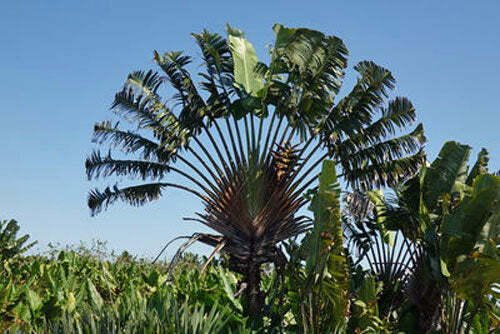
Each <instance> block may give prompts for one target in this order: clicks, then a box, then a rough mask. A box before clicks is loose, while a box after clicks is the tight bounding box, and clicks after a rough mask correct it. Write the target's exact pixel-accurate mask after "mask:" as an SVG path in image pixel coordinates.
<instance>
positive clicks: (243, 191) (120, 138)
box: [86, 25, 424, 313]
mask: <svg viewBox="0 0 500 334" xmlns="http://www.w3.org/2000/svg"><path fill="white" fill-rule="evenodd" d="M274 31H275V34H276V41H275V43H274V45H273V47H272V48H271V55H270V56H271V60H270V63H269V64H268V65H266V64H264V63H262V62H258V60H257V55H256V53H255V51H254V48H253V46H252V45H251V44H250V43H249V42H248V41H247V40H246V39H245V38H244V36H243V33H242V32H241V31H239V30H237V29H233V28H231V27H228V40H225V39H223V38H222V37H221V36H219V35H218V34H213V33H210V32H208V31H203V32H202V33H200V34H192V36H193V37H194V39H195V41H196V43H197V44H198V46H199V47H200V50H201V54H202V65H203V67H204V71H203V72H202V73H200V74H199V75H200V78H201V81H200V82H199V85H198V87H199V88H201V90H199V89H198V87H197V85H196V84H195V81H194V79H193V78H192V76H191V74H190V73H189V71H188V70H187V68H188V67H189V64H191V61H192V59H191V58H190V57H188V56H185V55H183V54H182V53H181V52H167V53H165V54H163V55H160V54H159V53H157V52H154V60H155V62H156V64H157V65H158V66H159V67H160V68H161V72H162V74H160V73H157V72H154V71H151V70H150V71H147V72H144V71H135V72H132V73H131V74H129V76H128V77H127V80H126V82H125V85H124V87H123V89H122V90H121V91H120V92H119V93H117V94H116V96H115V101H114V102H113V104H112V108H111V109H112V111H114V112H115V113H116V114H117V115H118V116H119V117H122V118H124V119H125V120H127V121H128V122H129V123H131V125H133V126H134V128H133V130H126V129H122V128H121V127H120V126H119V124H118V123H116V124H113V123H111V122H110V121H105V122H102V123H98V124H96V125H95V127H94V139H95V141H96V142H98V143H99V144H102V143H104V142H109V143H110V144H111V145H112V147H113V148H116V149H120V150H121V151H122V152H123V153H125V154H127V155H131V156H133V158H131V159H126V160H121V159H116V158H114V157H112V156H111V154H110V153H108V154H101V153H100V152H99V151H96V152H94V153H93V154H92V155H90V156H89V157H88V158H87V160H86V169H87V174H88V177H89V178H97V177H99V176H104V177H109V176H122V175H127V176H133V177H136V178H138V179H140V180H142V181H144V182H143V183H141V184H136V185H132V186H128V187H123V188H120V187H118V186H114V187H108V188H106V189H104V190H103V191H99V190H93V191H91V192H90V194H89V198H88V205H89V207H90V209H91V212H92V214H97V213H99V212H100V211H101V210H102V209H104V208H106V207H108V205H110V204H112V203H113V202H115V201H116V200H122V201H125V202H127V203H129V204H131V205H142V204H144V203H146V202H149V201H152V200H155V199H157V198H159V197H160V195H161V193H162V190H163V189H165V188H168V187H172V188H179V189H182V190H185V191H188V192H190V193H192V194H194V195H195V196H197V197H199V198H200V199H201V200H202V201H203V202H204V204H205V211H204V212H203V213H198V214H197V217H196V218H188V219H191V220H195V221H199V222H201V223H203V224H205V225H207V226H209V227H210V228H211V229H213V230H215V231H216V232H218V233H219V235H203V236H202V237H201V239H200V240H201V241H202V242H205V243H207V244H210V245H212V246H217V249H218V250H219V249H222V251H223V252H226V253H228V254H229V255H230V263H231V266H232V268H233V269H234V270H236V271H238V272H241V273H242V274H243V275H244V276H245V281H246V283H247V284H248V288H247V291H246V294H247V296H248V298H250V304H254V309H253V310H252V308H250V311H249V312H250V313H252V312H253V313H254V312H257V311H258V306H255V305H258V304H259V302H258V301H259V300H261V299H262V295H261V293H260V290H259V287H258V282H259V277H260V276H259V275H260V269H259V268H260V265H261V264H262V263H265V262H270V261H274V260H275V259H276V257H277V256H278V252H279V251H278V250H277V247H276V245H277V244H278V243H279V242H281V241H283V240H285V239H287V238H289V237H292V236H295V235H298V234H300V233H302V232H303V231H305V230H306V229H307V227H308V224H309V222H310V219H309V218H307V217H304V216H298V215H297V212H298V210H299V209H300V208H301V207H303V206H304V205H305V204H306V202H307V200H306V199H305V198H304V197H303V196H302V193H303V192H304V190H306V189H307V188H308V187H309V186H310V185H311V184H312V183H313V182H314V181H315V180H316V177H317V174H316V173H317V168H316V167H317V166H318V165H319V163H320V162H321V161H322V160H323V159H324V158H327V157H328V158H331V159H333V160H334V161H335V162H336V164H337V166H338V167H339V168H340V169H341V173H342V175H343V177H344V178H345V180H346V181H347V182H348V185H349V186H350V187H354V188H361V189H370V188H372V187H373V186H382V185H386V184H393V183H395V182H397V181H399V180H400V179H401V178H403V177H405V176H406V175H408V174H411V173H413V172H414V171H415V170H416V169H417V168H418V165H419V163H420V162H421V159H422V153H421V150H420V148H421V145H422V144H423V142H424V136H423V130H422V126H421V125H418V126H417V127H416V128H415V130H413V131H411V132H410V133H408V134H405V135H401V136H399V137H394V136H395V134H396V133H397V132H401V130H404V129H405V128H406V127H407V126H408V125H409V124H410V123H412V122H413V121H414V120H415V109H414V108H413V106H412V104H411V103H410V101H409V100H407V99H406V98H402V97H396V98H395V99H393V100H391V101H389V102H388V103H387V104H385V105H384V103H385V101H386V100H387V99H388V96H389V92H390V91H391V90H392V89H393V87H394V84H395V80H394V78H393V76H392V75H391V73H390V72H389V71H388V70H386V69H384V68H382V67H380V66H378V65H376V64H374V63H373V62H369V61H365V62H361V63H359V64H358V65H356V66H355V67H354V69H355V70H356V71H357V72H358V73H359V75H360V77H359V79H358V80H357V82H356V84H355V85H354V88H353V89H352V91H351V92H350V93H349V94H347V95H346V96H345V97H344V98H342V99H340V100H339V101H338V102H337V103H335V102H334V100H335V98H336V96H337V94H338V92H339V89H340V86H341V83H342V78H343V76H344V70H345V68H346V66H347V60H346V56H347V53H348V51H347V49H346V47H345V46H344V43H343V42H342V40H340V39H339V38H337V37H332V36H325V35H324V34H322V33H320V32H318V31H313V30H309V29H290V28H285V27H283V26H281V25H275V26H274ZM165 84H167V86H170V87H171V88H173V89H174V90H175V95H173V96H172V97H171V98H168V99H163V98H162V97H161V95H160V90H161V89H162V88H163V87H164V86H165ZM170 174H176V175H177V177H179V178H182V179H183V180H185V181H187V183H184V182H178V181H164V179H166V177H167V175H170ZM146 180H150V181H148V182H145V181H146ZM176 180H179V179H176ZM188 183H189V185H188Z"/></svg>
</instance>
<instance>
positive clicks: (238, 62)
mask: <svg viewBox="0 0 500 334" xmlns="http://www.w3.org/2000/svg"><path fill="white" fill-rule="evenodd" d="M227 31H228V34H229V46H230V49H231V53H232V55H233V62H234V80H235V81H236V83H238V84H240V85H241V86H242V87H243V88H244V89H245V91H246V92H247V93H249V94H251V95H253V96H256V95H257V93H258V92H259V91H260V90H261V89H262V88H263V87H264V84H263V82H262V80H261V79H260V78H259V76H258V75H257V74H256V73H255V71H254V69H255V65H256V64H257V62H258V58H257V53H255V49H254V47H253V45H252V44H251V43H250V42H249V41H248V40H247V39H246V38H245V37H244V34H243V32H242V31H241V30H238V29H235V28H232V27H230V26H229V25H228V26H227Z"/></svg>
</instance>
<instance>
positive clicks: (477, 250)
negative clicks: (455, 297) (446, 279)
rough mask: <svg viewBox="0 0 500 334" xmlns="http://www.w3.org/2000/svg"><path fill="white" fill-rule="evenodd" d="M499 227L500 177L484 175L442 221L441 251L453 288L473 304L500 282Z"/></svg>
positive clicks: (477, 179)
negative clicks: (469, 193)
mask: <svg viewBox="0 0 500 334" xmlns="http://www.w3.org/2000/svg"><path fill="white" fill-rule="evenodd" d="M499 226H500V177H497V176H494V175H487V174H486V175H480V176H478V177H476V179H475V180H474V183H473V188H472V193H471V195H470V196H467V197H465V198H464V199H463V200H462V202H461V203H460V205H459V207H458V208H457V209H456V211H455V212H454V213H453V214H451V215H449V216H446V217H445V219H444V221H443V227H442V232H443V238H442V241H441V251H442V257H443V258H444V260H445V261H446V264H447V268H448V269H449V271H450V273H451V278H450V280H451V283H452V286H453V288H454V289H455V291H457V292H458V293H459V294H461V295H462V296H463V297H464V298H467V299H469V300H472V301H473V302H474V303H475V304H478V303H480V302H481V299H482V297H483V296H485V295H486V294H487V293H488V291H489V289H490V288H491V284H493V283H499V282H500V275H499V273H500V252H499V249H498V238H499V233H498V232H499Z"/></svg>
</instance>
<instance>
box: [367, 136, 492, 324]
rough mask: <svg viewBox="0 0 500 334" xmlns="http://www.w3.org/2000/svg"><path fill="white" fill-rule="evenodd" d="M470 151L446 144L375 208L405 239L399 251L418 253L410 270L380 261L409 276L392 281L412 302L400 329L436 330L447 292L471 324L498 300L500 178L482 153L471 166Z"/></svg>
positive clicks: (387, 258) (388, 259)
mask: <svg viewBox="0 0 500 334" xmlns="http://www.w3.org/2000/svg"><path fill="white" fill-rule="evenodd" d="M470 151H471V148H470V147H469V146H467V145H462V144H459V143H456V142H447V143H445V144H444V146H443V148H442V149H441V151H440V153H439V155H438V158H437V159H436V160H435V161H434V162H432V163H431V164H430V165H428V166H423V167H422V168H421V170H420V171H419V173H418V174H417V175H416V176H414V177H412V178H410V179H408V180H407V181H405V182H404V183H403V184H401V185H400V186H398V187H396V188H395V189H394V192H395V195H396V196H395V197H393V198H391V197H390V196H387V197H386V198H385V199H384V200H383V204H382V206H380V203H373V205H375V206H377V207H378V208H380V210H381V211H382V212H379V213H378V214H376V215H375V216H377V217H380V216H382V218H383V221H384V228H385V229H387V230H392V231H395V232H396V233H397V235H399V236H402V237H403V242H402V243H400V245H399V246H398V247H399V248H400V249H404V248H405V247H407V248H410V249H414V250H415V249H416V250H418V251H417V252H414V253H413V254H411V256H410V259H411V260H410V261H409V262H407V263H406V264H404V263H403V262H401V261H398V260H396V261H395V263H393V259H394V257H393V256H389V253H387V256H385V255H384V256H382V257H379V259H380V261H381V262H382V263H386V264H390V267H392V268H394V265H396V267H397V266H399V268H405V269H404V271H403V272H405V275H403V276H401V277H397V276H392V277H394V278H397V281H399V282H401V284H400V291H401V292H403V293H404V294H405V295H406V296H407V301H406V302H405V303H404V305H400V306H401V307H402V311H401V312H400V322H401V324H402V325H401V326H402V328H404V329H405V330H407V331H410V332H412V333H413V331H414V332H415V333H428V332H430V331H431V330H432V329H433V328H436V326H438V323H439V322H440V320H439V319H440V317H442V312H441V310H442V307H443V304H442V301H443V300H444V296H446V295H447V294H448V293H452V294H454V295H455V297H456V298H459V300H462V301H467V303H468V307H467V308H466V310H467V312H469V313H467V312H462V313H461V314H462V315H463V316H467V319H468V320H467V321H466V322H468V325H472V322H473V319H474V315H475V314H476V313H480V312H482V311H487V310H486V306H485V305H486V304H488V302H489V298H490V296H492V295H496V292H495V289H493V286H494V284H498V277H499V276H498V272H500V267H499V263H500V262H499V233H498V232H499V227H498V226H499V217H500V179H499V177H498V176H495V175H491V174H488V173H487V171H488V169H487V162H488V154H487V151H486V150H484V149H483V150H481V152H480V153H479V155H478V159H477V162H476V163H475V164H474V165H473V166H472V167H471V168H469V167H468V159H469V155H470ZM376 247H377V248H378V247H379V244H376ZM380 247H381V249H382V250H383V249H385V248H387V247H385V248H384V246H383V244H382V243H381V246H380ZM382 254H386V252H384V251H382ZM403 254H404V252H403ZM457 303H458V304H459V303H460V302H457ZM412 319H413V320H412ZM411 328H413V329H411Z"/></svg>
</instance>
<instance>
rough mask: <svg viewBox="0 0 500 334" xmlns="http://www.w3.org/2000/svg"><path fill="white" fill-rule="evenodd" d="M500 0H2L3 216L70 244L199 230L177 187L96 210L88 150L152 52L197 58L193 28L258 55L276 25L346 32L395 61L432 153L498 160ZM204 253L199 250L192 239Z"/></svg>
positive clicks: (124, 243) (387, 62) (148, 249)
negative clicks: (230, 35) (459, 146)
mask: <svg viewBox="0 0 500 334" xmlns="http://www.w3.org/2000/svg"><path fill="white" fill-rule="evenodd" d="M499 12H500V1H498V0H491V1H487V0H484V1H457V0H455V1H333V0H329V1H311V0H310V1H297V2H294V1H245V2H242V1H167V0H163V1H153V0H152V1H125V0H122V1H108V0H100V1H57V0H53V1H45V0H44V1H6V2H4V3H3V4H2V10H1V13H0V43H1V44H0V45H1V46H2V48H1V52H0V57H1V58H0V59H1V61H0V67H1V71H0V73H2V76H3V80H1V82H0V101H1V106H0V115H1V117H0V126H1V130H0V218H16V219H17V220H19V221H20V223H21V225H22V231H23V232H25V233H30V234H31V235H32V237H33V238H35V239H37V240H39V241H40V245H41V249H43V247H44V246H45V245H46V244H47V243H48V242H49V241H55V242H60V243H62V244H67V243H76V242H78V241H80V240H83V241H87V242H88V241H90V240H91V239H101V240H107V241H108V242H109V245H110V247H111V248H113V249H116V250H118V251H121V250H123V249H128V250H130V251H131V252H133V253H135V254H139V255H145V256H152V255H154V254H156V252H157V251H158V250H159V249H160V248H161V246H162V244H163V243H164V242H165V241H166V240H169V239H171V238H173V237H175V236H177V235H180V234H190V233H192V232H194V231H197V230H199V226H198V225H196V224H194V223H183V222H182V220H181V218H182V217H183V216H185V215H190V214H191V213H192V212H193V211H195V210H197V209H200V203H199V202H198V200H197V199H195V198H192V197H190V196H188V195H184V194H183V193H180V192H178V191H174V190H172V191H167V192H166V196H165V197H164V198H163V199H162V200H160V201H158V202H156V203H154V204H150V205H146V206H145V207H142V208H131V207H126V206H122V205H117V206H113V207H112V208H111V209H110V210H108V211H107V212H104V213H103V214H101V215H99V216H97V217H96V218H91V217H90V216H89V211H88V209H87V207H86V196H87V192H88V190H89V189H90V188H91V187H93V186H94V185H95V184H94V183H90V182H88V181H87V180H86V178H85V173H84V165H83V163H84V159H85V156H86V155H87V154H88V153H89V152H91V151H92V148H93V146H92V144H91V143H90V136H91V130H92V126H93V124H94V122H96V121H100V120H104V119H108V118H109V117H110V113H109V111H108V107H109V105H110V103H111V101H112V98H113V95H114V93H115V92H116V91H117V90H118V89H119V88H120V86H121V84H122V82H123V80H124V78H125V76H126V75H127V74H128V73H129V72H130V71H132V70H135V69H147V68H149V67H152V51H153V50H154V49H157V50H159V51H161V52H163V51H170V50H186V51H187V53H188V54H191V55H195V56H196V55H198V54H199V52H198V51H197V50H196V47H195V44H194V42H193V41H192V39H191V38H190V37H189V34H190V33H191V32H199V31H201V30H202V29H203V28H208V29H209V30H212V31H218V32H221V33H224V26H225V23H226V22H229V23H231V24H232V25H234V26H236V27H238V28H240V29H243V30H244V31H245V32H246V36H247V38H248V39H249V40H250V41H252V42H253V44H254V46H255V47H256V49H257V52H258V53H260V54H261V55H264V54H265V52H266V48H265V45H266V44H267V43H270V42H272V41H273V39H274V35H273V32H272V30H271V27H272V25H273V24H274V23H277V22H278V23H282V24H284V25H287V26H296V27H299V26H301V27H309V28H313V29H317V30H321V31H323V32H325V33H327V34H332V35H337V36H339V37H341V38H342V39H343V40H344V41H345V43H346V44H347V46H348V48H349V50H350V52H351V57H350V65H351V66H352V65H354V64H355V63H356V62H358V61H360V60H364V59H371V60H374V61H375V62H377V63H379V64H380V65H383V66H386V67H388V68H390V69H391V70H392V72H393V74H394V75H395V76H396V78H397V79H398V91H397V93H398V94H400V95H404V96H408V97H410V99H411V100H412V101H413V103H414V104H415V105H416V107H417V110H418V114H419V118H420V120H421V121H422V122H424V125H425V128H426V132H427V136H428V139H429V143H428V144H427V151H428V155H429V156H430V157H431V159H433V158H434V157H435V155H436V153H437V151H438V149H439V148H440V147H441V144H442V143H443V142H444V141H446V140H450V139H454V140H458V141H460V142H462V143H467V144H469V145H471V146H473V147H474V148H475V151H474V153H473V154H474V155H475V154H476V153H477V151H478V149H479V148H480V147H486V148H488V149H489V151H490V152H491V165H492V167H494V168H496V169H498V168H500V159H499V153H500V132H499V124H500V112H499V111H500V110H499V105H498V97H499V94H500V84H499V78H500V63H499V60H500V37H499V33H500V19H499V18H498V15H499ZM195 250H201V248H195Z"/></svg>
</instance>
